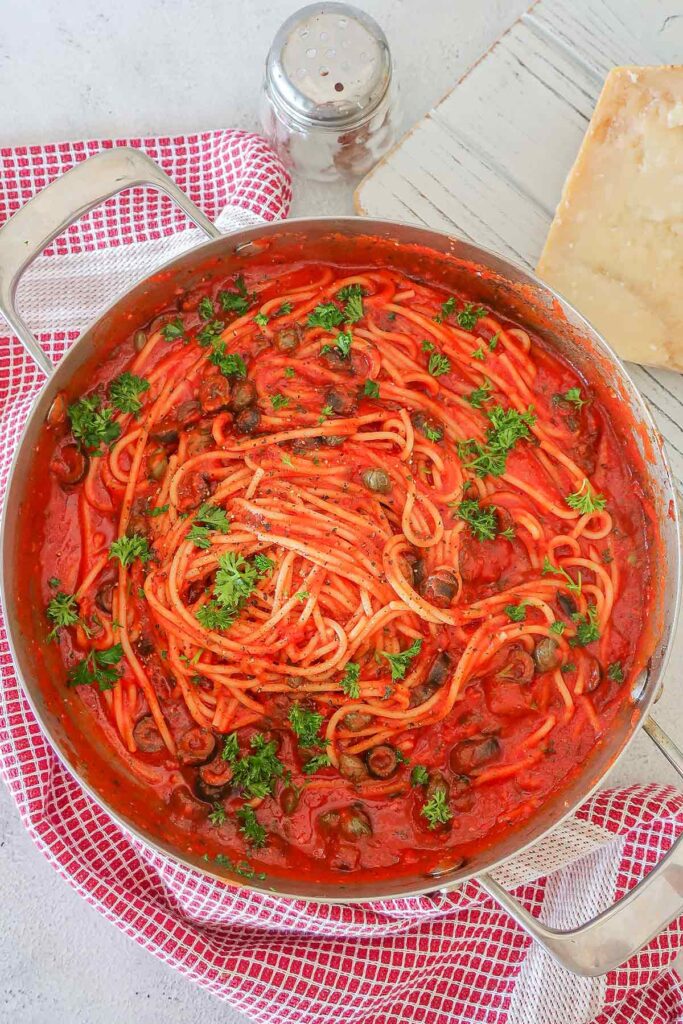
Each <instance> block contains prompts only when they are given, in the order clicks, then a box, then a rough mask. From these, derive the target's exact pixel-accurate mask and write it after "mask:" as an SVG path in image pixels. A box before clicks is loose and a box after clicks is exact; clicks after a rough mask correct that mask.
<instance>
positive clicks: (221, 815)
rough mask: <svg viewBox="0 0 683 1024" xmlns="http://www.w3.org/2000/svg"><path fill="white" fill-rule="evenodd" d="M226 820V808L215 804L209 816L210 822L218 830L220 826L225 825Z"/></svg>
mask: <svg viewBox="0 0 683 1024" xmlns="http://www.w3.org/2000/svg"><path fill="white" fill-rule="evenodd" d="M225 818H226V814H225V808H224V807H223V806H222V804H219V803H215V804H214V805H213V810H212V811H211V814H210V815H209V821H210V822H211V824H212V825H213V826H214V827H215V828H218V827H219V826H220V825H224V824H225Z"/></svg>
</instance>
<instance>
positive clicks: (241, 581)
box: [214, 551, 258, 611]
mask: <svg viewBox="0 0 683 1024" xmlns="http://www.w3.org/2000/svg"><path fill="white" fill-rule="evenodd" d="M257 576H258V570H257V569H256V566H254V565H250V563H249V562H247V561H246V559H245V558H244V557H243V556H242V555H240V554H239V553H237V552H235V551H226V553H225V554H224V555H221V556H220V557H219V559H218V572H217V573H216V582H215V584H214V593H215V595H216V601H217V602H218V603H219V604H220V605H221V606H222V607H223V608H227V609H229V610H230V611H238V610H239V609H240V608H241V607H242V606H243V605H244V602H245V601H246V600H247V598H248V597H249V595H250V594H251V592H252V591H253V590H254V587H255V586H256V578H257Z"/></svg>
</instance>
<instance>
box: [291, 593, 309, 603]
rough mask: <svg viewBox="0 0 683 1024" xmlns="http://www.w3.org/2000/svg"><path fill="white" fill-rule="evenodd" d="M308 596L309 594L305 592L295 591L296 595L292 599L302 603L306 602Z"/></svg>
mask: <svg viewBox="0 0 683 1024" xmlns="http://www.w3.org/2000/svg"><path fill="white" fill-rule="evenodd" d="M310 596H311V595H310V594H309V592H308V591H307V590H297V592H296V594H295V595H294V597H295V598H296V599H297V601H302V602H303V601H307V600H308V598H309V597H310Z"/></svg>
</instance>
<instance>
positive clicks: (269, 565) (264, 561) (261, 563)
mask: <svg viewBox="0 0 683 1024" xmlns="http://www.w3.org/2000/svg"><path fill="white" fill-rule="evenodd" d="M254 565H255V566H256V570H257V572H258V574H259V576H264V575H265V574H266V573H267V572H271V571H272V570H273V569H274V568H275V562H274V561H273V559H272V558H268V556H267V555H262V554H258V555H254Z"/></svg>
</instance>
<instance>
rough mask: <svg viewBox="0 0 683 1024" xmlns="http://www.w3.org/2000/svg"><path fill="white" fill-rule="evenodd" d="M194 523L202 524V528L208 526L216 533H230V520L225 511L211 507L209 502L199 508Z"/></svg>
mask: <svg viewBox="0 0 683 1024" xmlns="http://www.w3.org/2000/svg"><path fill="white" fill-rule="evenodd" d="M194 521H195V523H203V525H204V526H209V527H210V528H211V529H212V530H217V531H218V533H230V520H229V519H228V514H227V512H226V511H225V509H223V508H219V507H218V505H212V504H211V502H210V501H207V502H205V503H204V504H203V505H200V506H199V508H198V509H197V513H196V515H195V517H194Z"/></svg>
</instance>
